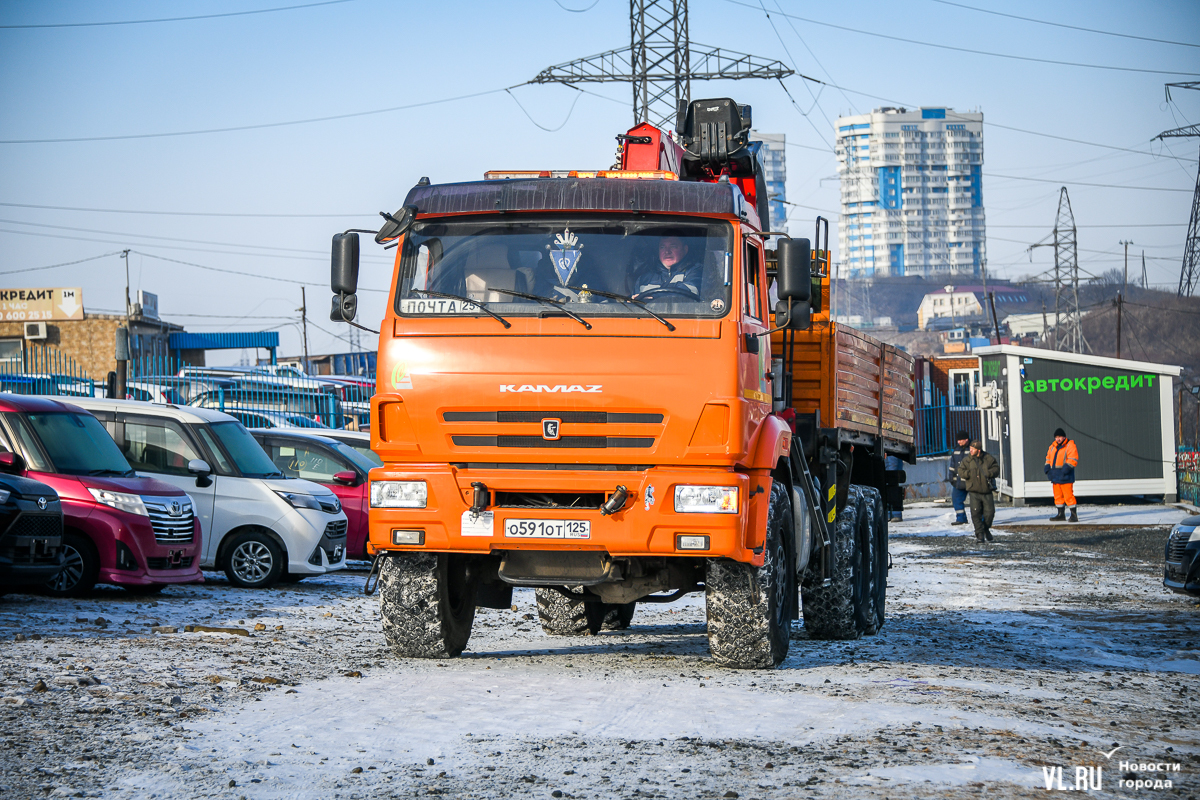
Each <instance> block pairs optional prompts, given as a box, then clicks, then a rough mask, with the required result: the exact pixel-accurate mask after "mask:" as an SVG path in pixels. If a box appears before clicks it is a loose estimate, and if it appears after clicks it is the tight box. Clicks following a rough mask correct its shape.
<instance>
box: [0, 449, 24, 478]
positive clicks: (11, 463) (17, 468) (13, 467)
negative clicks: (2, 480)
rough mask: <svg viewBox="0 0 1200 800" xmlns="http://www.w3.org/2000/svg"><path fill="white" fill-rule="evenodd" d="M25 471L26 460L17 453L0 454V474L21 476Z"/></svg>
mask: <svg viewBox="0 0 1200 800" xmlns="http://www.w3.org/2000/svg"><path fill="white" fill-rule="evenodd" d="M24 471H25V459H23V458H21V456H20V455H18V454H17V453H0V472H7V473H8V474H10V475H19V474H20V473H22V472H24Z"/></svg>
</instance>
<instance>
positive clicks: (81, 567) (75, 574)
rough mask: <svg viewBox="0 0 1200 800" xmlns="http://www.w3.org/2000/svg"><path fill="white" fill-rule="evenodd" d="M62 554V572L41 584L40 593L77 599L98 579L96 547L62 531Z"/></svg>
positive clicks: (76, 535) (88, 540) (88, 541)
mask: <svg viewBox="0 0 1200 800" xmlns="http://www.w3.org/2000/svg"><path fill="white" fill-rule="evenodd" d="M62 554H63V568H62V571H61V572H59V573H58V574H57V575H55V576H54V577H53V578H51V579H50V580H48V581H46V582H45V583H44V584H42V591H44V592H45V593H46V594H48V595H50V596H51V597H78V596H80V595H82V594H87V593H88V592H90V591H91V590H92V589H93V587H95V585H96V579H97V578H98V577H100V554H99V553H97V552H96V545H94V544H92V540H91V539H89V538H88V537H86V536H83V535H80V534H78V533H72V532H70V531H64V532H63V537H62Z"/></svg>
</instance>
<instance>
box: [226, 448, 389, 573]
mask: <svg viewBox="0 0 1200 800" xmlns="http://www.w3.org/2000/svg"><path fill="white" fill-rule="evenodd" d="M250 433H251V434H252V435H253V436H254V438H255V439H257V440H258V443H259V444H260V445H262V448H263V450H266V451H267V455H268V456H270V457H271V460H272V461H274V462H275V466H276V467H278V468H279V469H280V470H281V471H282V472H283V474H284V475H286V476H288V477H289V478H303V479H304V480H306V481H313V482H314V483H320V484H324V485H325V486H328V487H329V488H330V489H332V490H333V493H334V494H336V495H337V498H338V500H340V501H341V503H342V511H344V512H346V519H347V521H348V522H349V523H350V524H349V528H348V529H347V531H346V558H356V559H365V558H368V556H367V501H368V497H367V492H368V491H369V487H368V481H367V473H368V472H370V471H371V470H372V469H374V468H375V467H377V466H378V465H377V464H375V463H374V462H372V461H371V460H370V459H369V458H367V457H366V456H364V455H363V454H362V453H359V452H358V451H356V450H355V449H354V448H352V447H350V446H348V445H346V444H344V443H342V442H339V441H337V440H335V439H331V438H329V437H328V436H323V435H322V434H320V433H301V432H300V431H295V430H283V429H280V428H256V429H254V430H251V431H250Z"/></svg>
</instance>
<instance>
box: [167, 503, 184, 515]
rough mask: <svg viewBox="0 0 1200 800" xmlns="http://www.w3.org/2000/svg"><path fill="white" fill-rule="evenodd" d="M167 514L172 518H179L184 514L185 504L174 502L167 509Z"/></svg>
mask: <svg viewBox="0 0 1200 800" xmlns="http://www.w3.org/2000/svg"><path fill="white" fill-rule="evenodd" d="M167 513H168V514H170V515H171V516H172V517H178V516H180V515H181V514H183V504H182V503H180V502H179V501H178V500H172V501H171V505H170V506H168V507H167Z"/></svg>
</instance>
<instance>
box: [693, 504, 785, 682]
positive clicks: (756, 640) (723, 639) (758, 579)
mask: <svg viewBox="0 0 1200 800" xmlns="http://www.w3.org/2000/svg"><path fill="white" fill-rule="evenodd" d="M791 528H792V505H791V502H790V501H789V500H788V493H787V487H786V486H784V484H783V483H781V482H779V481H773V482H772V483H771V498H770V505H769V507H768V510H767V535H766V541H765V543H764V549H765V551H766V552H765V554H764V558H763V565H762V566H761V567H755V566H753V565H751V564H743V563H741V562H738V561H732V560H730V559H727V558H710V559H708V561H707V569H706V571H705V578H704V584H705V606H706V612H707V616H708V650H709V652H710V653H711V654H712V658H713V661H714V662H716V663H717V664H718V665H720V666H722V667H732V668H734V669H770V668H772V667H775V666H777V665H778V664H779V663H780V662H781V661H783V659H784V658H785V657H787V651H788V639H789V637H790V634H791V620H789V619H788V612H789V609H790V608H791V605H792V602H791V601H792V594H791V593H792V592H794V591H795V590H796V580H795V577H794V575H793V570H792V568H791V564H792V563H793V562H792V559H791V558H790V555H789V553H788V548H787V541H786V537H785V535H784V533H785V532H786V531H790V530H791Z"/></svg>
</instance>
